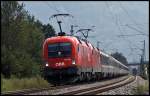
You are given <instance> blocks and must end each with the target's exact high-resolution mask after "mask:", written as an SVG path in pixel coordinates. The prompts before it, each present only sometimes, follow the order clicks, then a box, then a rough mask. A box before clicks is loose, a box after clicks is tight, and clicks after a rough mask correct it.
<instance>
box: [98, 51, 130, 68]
mask: <svg viewBox="0 0 150 96" xmlns="http://www.w3.org/2000/svg"><path fill="white" fill-rule="evenodd" d="M100 53H101V55H103V56H106V57H108V58H111V59H113V60H114V61H115V62H117V63H118V64H120V65H121V66H123V67H126V68H128V67H127V66H125V65H124V64H123V63H121V62H120V61H118V60H117V59H115V58H114V57H112V56H110V55H108V54H107V53H104V52H102V51H100Z"/></svg>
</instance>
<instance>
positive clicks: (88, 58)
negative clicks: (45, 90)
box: [43, 36, 101, 81]
mask: <svg viewBox="0 0 150 96" xmlns="http://www.w3.org/2000/svg"><path fill="white" fill-rule="evenodd" d="M43 57H44V61H45V62H46V64H45V70H44V72H45V73H44V74H45V77H46V79H47V80H49V81H51V80H52V81H57V80H60V78H63V79H65V80H63V79H61V80H63V81H66V80H69V81H72V80H75V79H76V80H77V78H78V79H80V80H82V79H87V78H90V76H92V72H94V71H96V70H98V68H99V66H101V65H100V53H99V51H98V49H97V48H94V47H93V46H92V45H91V44H90V43H88V42H84V41H82V40H80V39H78V38H76V37H72V36H57V37H52V38H48V39H46V40H45V42H44V44H43ZM70 79H71V80H70Z"/></svg>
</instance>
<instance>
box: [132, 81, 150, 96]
mask: <svg viewBox="0 0 150 96" xmlns="http://www.w3.org/2000/svg"><path fill="white" fill-rule="evenodd" d="M146 92H149V82H146V83H145V84H143V85H138V86H137V87H136V88H135V91H134V94H135V95H145V93H146Z"/></svg>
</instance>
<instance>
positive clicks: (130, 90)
mask: <svg viewBox="0 0 150 96" xmlns="http://www.w3.org/2000/svg"><path fill="white" fill-rule="evenodd" d="M145 82H146V80H144V79H142V78H141V77H139V76H137V78H136V80H135V81H134V82H132V83H130V84H127V85H125V86H123V87H119V88H116V89H113V90H109V91H106V92H102V93H99V94H97V95H135V90H136V87H137V86H138V85H144V84H145ZM145 95H149V92H146V94H145Z"/></svg>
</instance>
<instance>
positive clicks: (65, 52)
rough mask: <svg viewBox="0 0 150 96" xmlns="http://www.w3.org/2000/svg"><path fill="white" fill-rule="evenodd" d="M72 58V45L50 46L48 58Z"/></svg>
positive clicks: (59, 44) (55, 44)
mask: <svg viewBox="0 0 150 96" xmlns="http://www.w3.org/2000/svg"><path fill="white" fill-rule="evenodd" d="M69 56H71V43H66V42H65V43H54V44H49V45H48V57H49V58H56V57H69Z"/></svg>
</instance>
